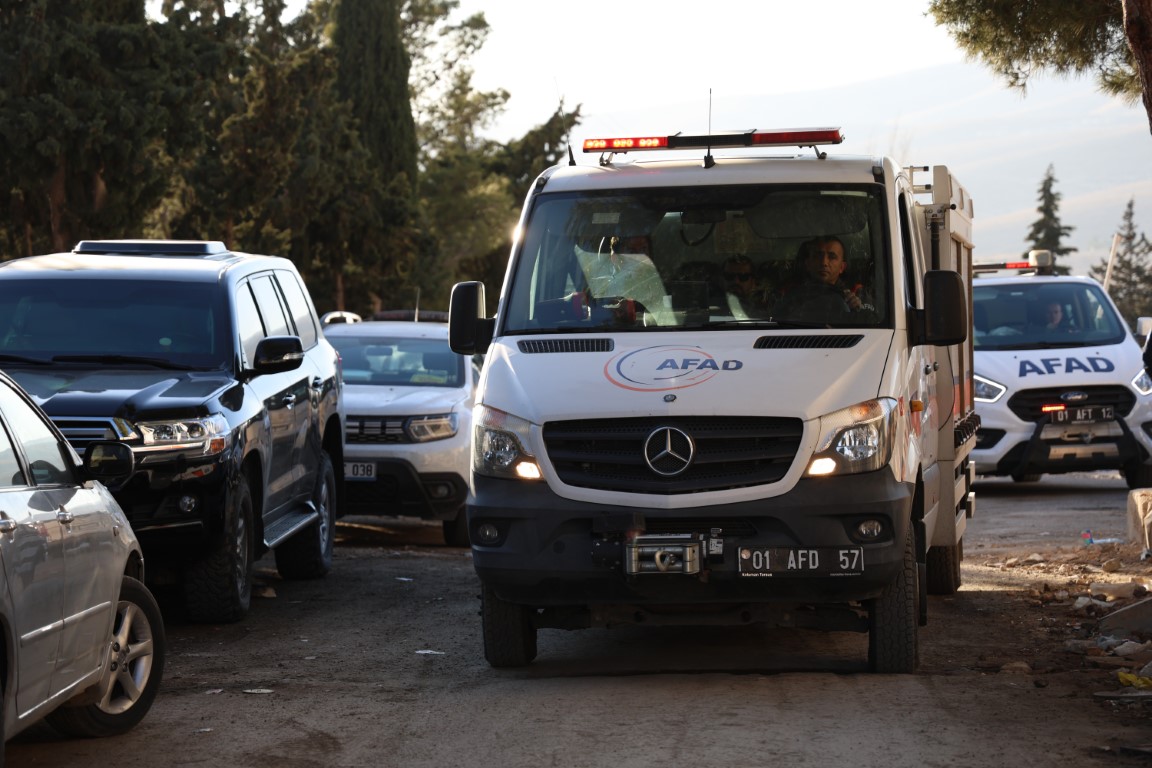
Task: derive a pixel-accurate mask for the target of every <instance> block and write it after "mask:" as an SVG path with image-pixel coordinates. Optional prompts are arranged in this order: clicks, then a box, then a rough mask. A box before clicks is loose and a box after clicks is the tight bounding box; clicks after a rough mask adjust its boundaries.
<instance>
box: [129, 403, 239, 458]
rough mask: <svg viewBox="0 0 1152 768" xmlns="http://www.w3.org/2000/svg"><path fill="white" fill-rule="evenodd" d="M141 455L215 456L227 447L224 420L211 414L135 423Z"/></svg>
mask: <svg viewBox="0 0 1152 768" xmlns="http://www.w3.org/2000/svg"><path fill="white" fill-rule="evenodd" d="M136 429H137V431H139V433H140V436H141V438H142V440H143V443H144V446H143V447H142V448H137V450H139V451H141V452H144V453H153V452H161V451H180V452H183V453H187V454H189V455H190V456H215V455H216V454H218V453H222V452H223V451H224V449H225V448H227V447H228V433H229V432H230V430H229V428H228V421H227V420H226V419H225V418H224V417H223V416H222V415H220V414H218V413H214V414H212V415H211V416H205V417H203V418H199V419H170V420H164V421H141V422H139V423H138V424H136Z"/></svg>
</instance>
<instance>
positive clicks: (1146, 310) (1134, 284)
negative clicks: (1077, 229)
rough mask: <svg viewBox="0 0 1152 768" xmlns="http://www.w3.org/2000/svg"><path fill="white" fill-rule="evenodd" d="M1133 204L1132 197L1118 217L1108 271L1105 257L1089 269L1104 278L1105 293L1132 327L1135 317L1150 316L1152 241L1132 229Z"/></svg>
mask: <svg viewBox="0 0 1152 768" xmlns="http://www.w3.org/2000/svg"><path fill="white" fill-rule="evenodd" d="M1135 208H1136V199H1135V198H1132V199H1131V200H1129V201H1128V205H1127V207H1125V209H1124V216H1123V218H1122V219H1121V223H1120V231H1119V232H1118V234H1119V235H1120V244H1119V246H1118V247H1117V249H1116V256H1115V258H1114V259H1113V260H1112V272H1111V274H1109V273H1108V257H1105V258H1103V259H1101V260H1100V263H1098V264H1095V265H1093V267H1092V272H1091V274H1092V277H1094V278H1096V279H1097V280H1099V281H1100V282H1101V283H1103V282H1104V280H1105V278H1107V280H1108V284H1107V286H1106V287H1107V288H1108V294H1109V295H1110V296H1111V297H1112V300H1113V301H1114V302H1116V306H1117V307H1118V308H1119V309H1120V314H1121V315H1122V316H1123V317H1124V319H1125V320H1126V321H1128V325H1129V326H1130V327H1131V328H1132V329H1133V330H1135V328H1136V319H1137V318H1139V317H1147V316H1152V290H1150V288H1152V285H1150V281H1152V258H1150V257H1152V242H1149V241H1148V238H1147V237H1146V236H1145V235H1144V234H1143V233H1138V232H1137V231H1136V223H1135V221H1136V216H1135Z"/></svg>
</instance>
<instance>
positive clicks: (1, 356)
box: [0, 354, 52, 365]
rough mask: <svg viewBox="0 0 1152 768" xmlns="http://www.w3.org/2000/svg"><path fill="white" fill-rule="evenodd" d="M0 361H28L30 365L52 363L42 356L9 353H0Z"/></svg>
mask: <svg viewBox="0 0 1152 768" xmlns="http://www.w3.org/2000/svg"><path fill="white" fill-rule="evenodd" d="M0 363H30V364H32V365H52V363H51V362H49V361H48V360H44V359H43V358H39V357H25V356H24V355H9V354H0Z"/></svg>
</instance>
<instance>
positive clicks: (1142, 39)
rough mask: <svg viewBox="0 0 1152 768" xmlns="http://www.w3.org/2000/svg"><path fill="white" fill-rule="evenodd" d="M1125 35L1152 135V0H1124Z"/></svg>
mask: <svg viewBox="0 0 1152 768" xmlns="http://www.w3.org/2000/svg"><path fill="white" fill-rule="evenodd" d="M1124 34H1125V36H1126V37H1127V38H1128V47H1129V48H1131V49H1132V58H1133V60H1135V62H1136V74H1137V75H1138V76H1139V78H1140V93H1141V94H1142V95H1143V101H1144V112H1145V113H1146V114H1147V115H1148V130H1149V132H1150V133H1152V0H1124Z"/></svg>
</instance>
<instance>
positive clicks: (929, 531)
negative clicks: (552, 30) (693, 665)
mask: <svg viewBox="0 0 1152 768" xmlns="http://www.w3.org/2000/svg"><path fill="white" fill-rule="evenodd" d="M842 141H843V137H842V134H841V132H840V130H839V129H836V128H818V129H799V130H795V129H794V130H783V131H760V132H757V131H749V132H740V133H714V134H709V135H701V136H685V135H682V134H676V135H672V136H640V137H617V138H609V139H590V140H587V141H585V142H584V151H585V152H586V153H593V154H599V162H596V163H588V164H583V165H581V164H577V163H576V161H575V158H574V157H571V153H570V162H569V163H568V164H567V165H562V166H556V167H553V168H551V169H549V170H547V171H545V172H544V173H543V174H541V175H540V177H539V178H538V179H537V180H536V182H535V183H534V184H533V186H532V189H531V192H530V193H529V195H528V198H527V200H526V202H525V205H524V208H523V213H522V215H521V220H520V224H519V228H518V235H517V238H516V240H515V243H514V245H513V248H512V253H511V260H510V263H509V265H508V270H507V275H506V277H505V281H504V286H503V291H502V292H501V296H500V300H499V304H498V307H497V309H496V314H495V316H494V317H488V316H487V315H486V311H485V293H484V286H483V285H482V284H480V283H476V282H466V283H460V284H458V285H456V286H455V288H454V289H453V292H452V299H451V309H450V320H449V333H450V343H451V345H452V347H453V349H454V350H455V351H457V352H459V353H462V354H476V353H481V352H483V353H485V354H486V362H485V366H484V370H483V373H482V376H481V380H480V383H479V389H478V392H477V398H476V403H477V405H476V407H475V411H474V414H473V416H474V418H473V440H472V453H473V463H472V473H471V479H470V483H471V488H470V494H469V501H468V506H467V515H468V526H469V536H470V539H471V542H472V555H473V561H474V563H475V567H476V571H477V574H478V575H479V578H480V581H481V584H482V590H481V593H482V594H481V597H482V601H483V606H482V617H483V637H484V651H485V656H486V658H487V660H488V662H489V663H490V664H491V665H492V666H496V667H510V666H520V665H524V664H528V663H529V662H531V661H532V660H533V659H534V658H535V657H536V654H537V635H538V631H539V630H540V629H580V628H585V627H610V626H614V625H620V624H628V623H644V624H649V625H675V624H730V625H739V624H748V623H753V622H762V623H766V624H770V625H775V626H799V627H813V628H821V629H834V630H853V631H859V632H866V633H867V635H868V662H869V666H870V668H871V669H873V670H875V671H878V672H911V671H913V670H915V669H916V666H917V660H918V655H919V652H918V634H919V627H920V626H921V625H922V624H923V623H924V622H925V621H926V620H927V613H926V608H927V600H926V597H925V596H926V595H927V594H929V593H934V594H951V593H953V592H955V591H956V590H957V589H958V588H959V586H960V559H961V557H962V555H963V545H962V537H963V534H964V530H965V525H966V522H967V519H968V517H970V516H971V514H972V513H973V508H974V499H973V495H972V493H971V491H970V487H971V480H972V472H971V466H970V464H969V461H968V455H969V453H970V451H971V449H972V446H973V445H974V443H975V434H976V428H977V423H978V419H977V417H976V415H975V412H974V409H973V384H974V382H973V368H972V350H971V345H970V338H971V333H970V321H969V318H970V314H971V313H970V306H971V304H970V302H971V293H970V286H971V268H972V267H971V265H972V241H971V216H972V201H971V200H970V199H969V197H968V194H967V192H966V191H965V190H964V189H963V187H961V186H960V185H959V184H958V183H957V182H956V181H955V180H954V179H953V178H952V176H951V175H950V174H949V172H948V170H947V168H945V167H943V166H936V167H934V168H931V169H929V168H927V167H916V168H906V167H903V166H901V165H899V164H897V163H896V162H894V161H893V160H892V159H890V158H872V157H867V158H864V157H831V156H829V155H828V153H827V152H826V151H824V150H823V149H821V147H823V146H825V145H835V144H840V143H841V142H842ZM780 147H791V148H794V149H792V150H791V151H790V152H787V153H782V152H781V150H779V149H775V151H773V149H774V148H780ZM797 147H798V148H799V150H798V151H797V150H796V149H795V148H797ZM641 151H642V152H644V153H645V154H646V155H650V156H655V157H657V158H658V159H656V160H653V161H631V160H630V159H629V158H630V157H631V156H632V153H636V152H641ZM714 153H715V154H714ZM914 176H917V177H919V178H918V179H917V180H916V181H914ZM920 179H923V181H922V182H921V183H918V182H920Z"/></svg>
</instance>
